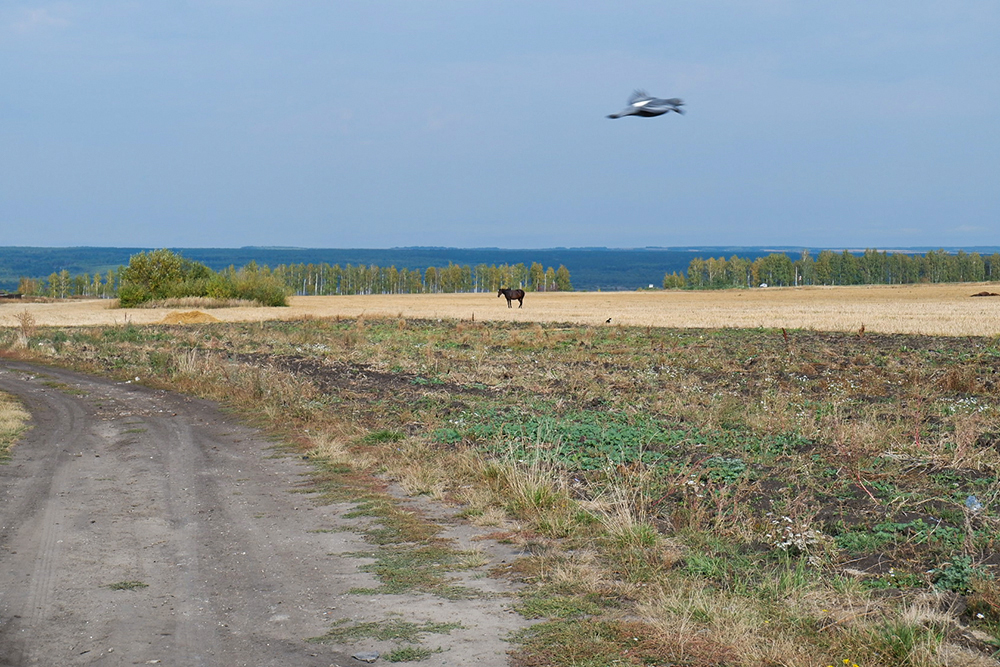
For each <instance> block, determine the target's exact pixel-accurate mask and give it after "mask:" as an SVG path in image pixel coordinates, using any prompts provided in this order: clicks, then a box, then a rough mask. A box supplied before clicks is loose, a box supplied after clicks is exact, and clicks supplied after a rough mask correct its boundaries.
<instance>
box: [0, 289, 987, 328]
mask: <svg viewBox="0 0 1000 667" xmlns="http://www.w3.org/2000/svg"><path fill="white" fill-rule="evenodd" d="M989 288H992V290H991V289H989ZM995 289H996V286H995V284H992V283H975V284H971V283H964V284H941V285H907V286H865V287H803V288H767V289H753V290H719V291H698V292H688V291H655V292H570V293H548V294H545V293H529V294H528V296H527V297H526V298H525V300H524V308H522V309H518V308H513V309H508V308H507V306H506V302H505V300H504V299H498V298H496V296H495V295H494V294H492V293H489V294H483V293H479V294H403V295H374V296H314V297H292V298H291V299H290V304H291V305H290V306H289V307H287V308H219V309H213V311H212V316H214V317H215V318H217V319H218V320H220V321H223V322H245V321H261V320H298V319H303V318H310V317H312V318H327V317H332V318H336V317H343V318H356V317H361V316H365V317H403V318H407V319H438V318H440V319H458V320H472V319H475V320H477V321H514V322H567V323H574V324H595V325H596V324H605V323H606V322H607V320H608V318H610V319H611V324H612V325H614V324H622V325H633V326H657V327H676V328H703V327H704V328H756V327H767V328H782V327H783V328H786V329H814V330H817V331H857V330H859V329H860V328H861V326H862V325H864V327H865V331H869V332H872V333H906V334H928V335H944V336H963V335H969V336H992V335H995V334H1000V300H996V299H981V298H980V299H976V298H971V297H973V296H974V295H976V294H977V293H981V292H984V291H993V290H995ZM25 311H27V312H29V313H30V314H31V315H32V316H33V317H34V321H35V323H36V324H38V325H39V326H88V325H116V324H127V323H133V324H159V323H164V318H166V317H167V316H168V315H169V314H170V313H172V312H176V311H173V310H171V309H167V308H150V309H116V308H109V307H108V302H107V301H100V300H92V301H64V302H55V303H11V304H4V305H2V306H0V326H7V327H11V326H18V325H19V321H18V320H17V319H16V315H17V314H18V313H23V312H25Z"/></svg>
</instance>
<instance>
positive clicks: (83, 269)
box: [0, 247, 1000, 296]
mask: <svg viewBox="0 0 1000 667" xmlns="http://www.w3.org/2000/svg"><path fill="white" fill-rule="evenodd" d="M148 250H152V248H90V247H77V248H36V247H0V290H6V291H16V290H18V289H19V287H33V289H34V290H39V291H42V292H45V293H51V292H52V290H53V285H54V286H55V290H56V293H64V294H67V295H72V294H87V295H96V296H112V295H113V294H114V291H115V289H116V281H117V274H118V272H119V270H120V269H121V267H123V266H125V265H127V264H128V262H129V258H130V257H131V256H133V255H135V254H138V253H140V252H144V251H148ZM172 250H174V251H175V252H177V253H178V254H180V255H182V256H183V257H185V258H186V259H190V260H192V261H196V262H200V263H202V264H205V265H206V266H208V267H209V268H211V269H212V270H214V271H225V270H227V269H230V268H231V267H245V266H248V265H249V266H254V267H260V268H261V270H267V271H269V272H270V271H276V272H280V273H281V274H282V275H283V276H284V277H285V279H286V281H287V284H288V285H289V287H290V289H291V290H292V292H293V293H305V294H315V293H331V294H336V293H347V292H349V291H351V290H353V289H355V288H353V287H350V285H351V284H360V285H362V286H363V287H362V289H367V290H371V291H377V292H381V291H391V290H393V289H401V288H399V287H387V286H386V285H399V284H400V283H402V284H407V285H409V287H407V288H406V289H407V290H408V291H409V290H412V289H415V287H416V281H417V277H418V276H419V280H420V281H421V288H420V289H421V291H424V290H425V289H428V288H426V287H425V285H427V284H429V285H430V286H431V288H432V289H433V290H445V289H449V290H450V289H453V285H454V286H457V288H458V289H459V291H464V290H467V289H472V290H475V289H479V290H480V291H491V290H495V289H496V287H494V286H493V285H494V283H496V282H497V281H499V282H503V283H506V284H504V285H503V286H505V287H506V286H515V285H518V286H525V287H531V288H535V285H536V284H537V285H538V287H537V289H553V288H556V289H566V288H567V283H568V284H569V286H570V287H571V288H572V289H577V290H588V291H591V290H634V289H641V288H648V287H651V286H656V287H661V286H665V287H687V288H689V289H704V288H718V287H735V286H755V285H760V284H761V283H766V284H768V285H812V284H816V285H852V284H863V283H888V284H895V283H903V282H920V281H928V282H942V281H952V280H971V281H978V280H1000V255H998V253H1000V247H976V248H967V249H965V250H961V249H956V248H949V249H930V248H907V249H903V250H897V251H891V252H885V251H883V252H879V251H876V250H865V251H863V252H862V251H850V252H849V251H839V250H838V251H831V250H822V251H820V252H819V253H818V254H817V255H815V256H814V255H812V254H810V253H809V252H807V251H803V250H802V249H801V248H785V247H779V248H756V247H701V248H673V249H667V248H637V249H609V248H546V249H534V250H532V249H520V250H518V249H500V248H389V249H306V248H256V247H248V248H174V249H172ZM715 257H717V259H715ZM726 257H729V259H726ZM535 265H540V266H543V267H545V269H544V270H543V272H542V276H541V280H540V281H538V282H537V283H536V279H537V268H538V267H536V266H535ZM267 267H272V268H267ZM455 267H457V268H455ZM553 267H563V268H564V271H563V272H562V273H561V275H560V276H558V277H560V278H561V280H560V282H558V283H555V284H554V285H553V280H554V279H555V278H556V277H557V276H556V275H555V274H557V273H560V272H559V268H553ZM430 268H433V269H434V270H433V271H431V272H430V275H428V273H429V272H428V269H430ZM376 269H377V271H376ZM533 269H534V270H535V275H532V273H531V272H532V270H533ZM550 270H551V272H550ZM458 272H461V276H458V275H457V273H458ZM53 278H55V283H53V282H52V281H53ZM428 280H430V283H428V282H427V281H428ZM26 281H27V282H26ZM31 281H33V282H31Z"/></svg>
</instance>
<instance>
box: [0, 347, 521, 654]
mask: <svg viewBox="0 0 1000 667" xmlns="http://www.w3.org/2000/svg"><path fill="white" fill-rule="evenodd" d="M0 390H3V391H6V392H10V393H12V394H15V395H17V396H19V397H20V398H21V400H22V401H23V402H24V404H25V405H26V407H27V408H28V409H29V411H30V412H31V414H32V424H31V425H32V429H31V430H30V431H29V432H28V434H27V435H26V437H25V438H24V439H23V440H22V441H21V442H20V443H18V444H17V446H16V447H15V448H14V450H13V453H12V458H11V460H10V462H9V464H8V465H5V466H0V497H2V499H3V501H2V503H0V665H4V666H10V665H85V664H92V663H99V664H102V665H134V664H162V665H183V666H190V665H226V666H230V665H255V666H260V665H274V666H278V665H281V666H286V665H295V666H310V665H313V666H322V667H327V666H329V665H339V666H342V667H343V666H347V665H361V664H364V663H362V662H360V661H358V660H357V659H354V658H353V657H352V655H353V654H355V653H357V652H359V651H371V650H375V651H381V652H383V653H384V652H385V651H387V650H390V649H392V648H393V647H394V646H393V643H392V642H385V641H375V640H368V639H363V640H359V641H358V643H357V644H356V645H350V646H348V645H327V644H320V643H314V642H308V641H306V640H307V639H309V638H312V637H318V636H321V635H323V634H325V633H326V632H327V631H328V630H329V629H330V628H331V626H332V625H334V624H335V623H336V622H340V621H347V622H362V621H384V620H385V619H387V618H397V617H399V618H402V619H404V620H406V621H410V622H414V623H419V624H422V623H450V622H454V623H460V624H461V626H462V627H461V628H459V629H457V630H452V631H451V632H450V633H448V634H434V635H429V636H427V637H426V639H425V641H424V646H425V647H427V648H431V649H432V650H437V649H440V651H441V652H439V653H434V654H432V655H431V657H430V658H428V659H427V660H425V661H424V662H423V663H422V664H425V665H428V666H434V665H468V664H477V665H505V664H507V656H506V652H507V650H508V645H507V644H506V643H505V642H504V641H503V638H504V636H506V635H507V634H508V633H509V632H511V631H512V630H515V629H517V628H518V627H521V626H522V625H523V624H524V621H523V620H522V619H520V617H519V616H517V615H516V614H513V613H511V612H509V610H508V609H507V608H506V606H505V604H504V597H503V593H504V592H505V590H506V589H505V586H506V584H504V583H502V582H498V581H496V580H494V579H491V578H489V577H487V576H485V574H484V573H485V572H487V571H488V570H489V569H490V568H491V567H494V566H496V565H498V564H499V563H500V562H502V561H503V560H504V559H506V558H512V557H513V554H511V553H507V552H504V551H503V548H502V547H495V548H494V550H493V551H492V552H491V551H487V553H486V555H487V557H488V558H487V559H486V560H489V562H487V563H485V564H484V565H483V566H482V567H481V568H479V569H478V570H476V571H474V572H473V573H471V574H470V573H464V578H463V582H462V583H463V585H465V586H469V587H474V588H475V587H478V588H480V589H481V590H483V591H484V592H485V593H488V595H484V596H483V597H482V598H477V599H471V600H457V601H451V600H443V599H438V598H435V597H433V596H430V595H425V594H420V595H356V594H351V593H349V591H350V590H351V589H354V588H366V587H367V588H372V587H375V586H377V584H378V582H377V581H375V580H374V578H373V577H372V575H370V574H366V573H364V572H361V571H360V570H359V567H361V566H362V565H364V564H365V562H368V561H365V560H363V559H359V558H356V557H352V556H351V555H350V554H352V553H353V552H359V551H371V549H372V546H371V545H369V544H366V543H364V542H363V540H362V538H361V537H360V535H359V533H358V532H357V531H358V529H359V521H364V520H363V519H357V518H346V517H344V516H343V515H344V514H345V513H347V512H348V511H349V510H350V509H352V505H351V504H349V503H339V504H322V503H320V502H318V501H317V499H316V498H315V497H313V496H311V495H310V494H308V493H306V492H307V491H308V489H309V479H308V474H309V472H310V468H309V467H308V466H307V465H306V464H304V463H303V462H302V461H301V460H299V459H297V458H296V457H293V456H291V455H288V454H286V453H283V452H282V450H280V449H278V448H277V446H276V444H275V443H274V442H271V441H269V440H268V439H267V438H266V437H264V436H263V435H262V434H261V433H260V432H258V431H256V430H254V429H251V428H247V427H244V426H241V425H239V424H236V423H234V422H233V421H232V420H230V419H228V418H227V417H225V416H224V415H222V414H221V413H220V412H219V411H218V410H217V408H216V406H215V405H213V404H211V403H209V402H206V401H202V400H198V399H193V398H189V397H185V396H180V395H177V394H173V393H170V392H166V391H160V390H153V389H149V388H146V387H143V386H141V385H140V384H137V383H135V382H124V383H123V382H115V381H112V380H107V379H100V378H95V377H90V376H86V375H82V374H79V373H73V372H69V371H65V370H61V369H55V368H49V367H42V366H37V365H31V364H26V363H20V362H9V361H5V362H0ZM413 509H414V511H420V508H417V507H414V508H413ZM439 514H440V516H438V517H437V519H438V520H439V521H442V522H446V523H448V524H449V526H448V528H447V530H446V535H447V536H448V537H450V538H452V539H455V540H457V542H458V543H459V544H468V543H469V542H470V540H471V539H472V538H473V537H475V536H476V535H475V533H474V532H473V529H471V528H470V527H468V526H465V525H463V524H461V523H458V522H456V521H452V520H451V519H449V517H448V516H447V513H439ZM478 544H483V543H482V542H479V543H478ZM490 557H492V558H490ZM382 662H384V660H382Z"/></svg>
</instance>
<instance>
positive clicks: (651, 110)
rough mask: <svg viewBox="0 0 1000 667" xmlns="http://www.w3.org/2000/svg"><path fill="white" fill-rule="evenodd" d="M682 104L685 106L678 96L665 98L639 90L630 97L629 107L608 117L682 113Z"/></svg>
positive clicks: (646, 116)
mask: <svg viewBox="0 0 1000 667" xmlns="http://www.w3.org/2000/svg"><path fill="white" fill-rule="evenodd" d="M682 106H684V101H683V100H679V99H677V98H676V97H671V98H670V99H669V100H663V99H660V98H658V97H650V96H649V94H648V93H646V91H645V90H637V91H635V92H634V93H632V97H630V98H629V99H628V106H627V107H625V108H624V109H622V110H621V111H619V112H618V113H613V114H611V115H609V116H608V118H622V117H623V116H641V117H643V118H652V117H653V116H662V115H663V114H665V113H668V112H670V111H675V112H677V113H680V114H682V113H684V109H681V107H682Z"/></svg>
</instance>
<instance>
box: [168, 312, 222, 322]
mask: <svg viewBox="0 0 1000 667" xmlns="http://www.w3.org/2000/svg"><path fill="white" fill-rule="evenodd" d="M218 321H219V319H218V318H217V317H213V316H212V315H209V314H208V313H203V312H201V311H200V310H186V311H184V312H183V313H169V314H168V315H167V316H166V317H164V318H163V319H162V320H160V324H203V323H205V322H218Z"/></svg>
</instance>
